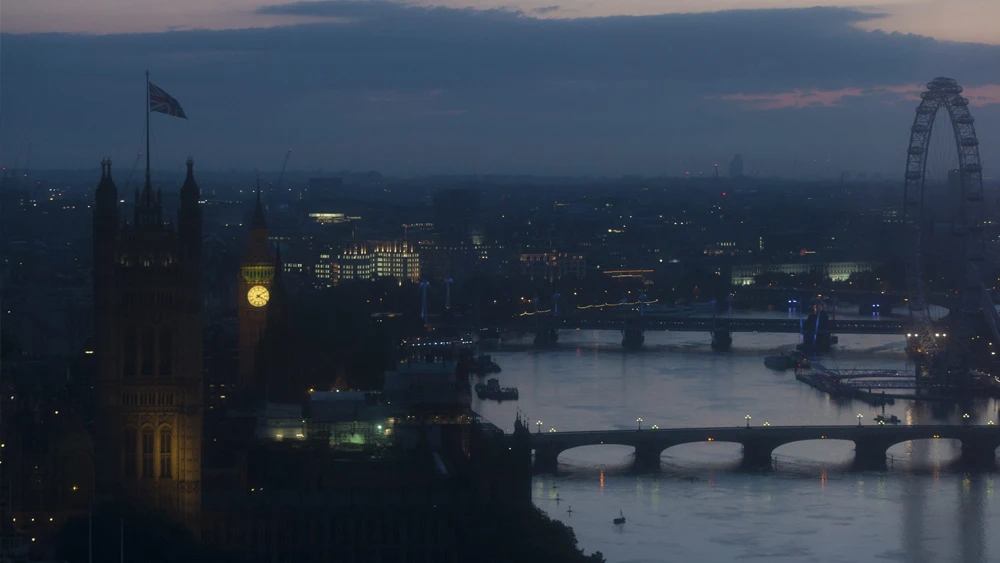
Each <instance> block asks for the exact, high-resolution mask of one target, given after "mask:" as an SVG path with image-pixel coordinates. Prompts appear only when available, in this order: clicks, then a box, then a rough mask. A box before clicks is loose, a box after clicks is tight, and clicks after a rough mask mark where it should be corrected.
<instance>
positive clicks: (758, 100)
mask: <svg viewBox="0 0 1000 563" xmlns="http://www.w3.org/2000/svg"><path fill="white" fill-rule="evenodd" d="M923 90H924V86H922V85H920V84H903V85H893V86H873V87H869V88H865V89H862V88H841V89H839V90H816V89H813V90H808V91H804V90H798V89H796V90H792V91H790V92H778V93H775V94H742V93H737V94H725V95H722V96H708V97H707V99H716V100H726V101H732V102H740V103H741V104H743V105H745V106H746V107H750V108H754V109H762V110H768V109H790V108H810V107H825V108H833V107H838V106H840V105H841V104H842V102H843V101H844V100H845V99H846V98H850V97H855V98H858V97H878V98H879V99H882V100H883V101H887V102H888V103H894V102H904V101H905V102H919V101H920V93H921V92H923ZM963 96H964V97H966V98H967V99H968V100H969V105H970V106H972V107H977V106H978V107H982V106H986V105H990V104H1000V84H985V85H982V86H977V87H971V88H966V89H965V91H964V92H963Z"/></svg>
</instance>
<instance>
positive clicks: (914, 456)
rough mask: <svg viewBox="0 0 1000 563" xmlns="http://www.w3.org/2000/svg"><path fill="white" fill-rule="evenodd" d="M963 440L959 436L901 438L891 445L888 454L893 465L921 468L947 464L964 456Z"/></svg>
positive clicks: (887, 450)
mask: <svg viewBox="0 0 1000 563" xmlns="http://www.w3.org/2000/svg"><path fill="white" fill-rule="evenodd" d="M962 447H963V443H962V440H960V439H958V438H949V437H941V438H930V437H929V438H918V439H914V440H900V441H897V442H894V443H892V444H890V445H889V447H888V448H887V449H886V456H888V457H889V459H890V460H891V462H892V464H893V465H896V464H903V465H904V466H907V467H910V468H915V469H920V468H928V467H934V466H938V465H947V464H951V463H954V462H956V461H958V460H959V459H960V458H961V457H962Z"/></svg>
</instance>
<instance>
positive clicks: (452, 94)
mask: <svg viewBox="0 0 1000 563" xmlns="http://www.w3.org/2000/svg"><path fill="white" fill-rule="evenodd" d="M259 12H260V15H261V17H267V18H279V19H280V18H289V20H290V21H301V19H303V18H306V19H308V18H317V17H321V18H324V19H331V20H332V21H330V22H329V23H312V24H302V25H295V26H288V27H272V28H266V29H242V30H223V31H206V30H193V31H176V32H169V33H153V34H130V35H105V36H81V35H70V34H38V35H31V34H28V35H12V34H0V52H2V53H3V64H2V65H0V79H2V80H3V81H4V83H6V84H8V85H10V84H16V85H17V87H16V88H12V87H8V88H4V89H2V90H0V103H2V104H3V107H4V109H5V112H4V127H3V129H2V130H0V144H2V146H3V147H4V150H6V151H10V147H26V146H27V143H28V141H32V142H33V143H34V148H35V152H36V154H37V155H38V156H36V157H33V165H34V164H35V161H37V163H38V166H40V167H46V166H69V165H72V166H79V165H83V164H92V161H93V160H94V158H98V159H99V158H100V155H102V154H122V155H128V154H134V153H135V150H134V147H133V145H134V144H135V140H136V139H137V138H138V137H139V136H140V135H141V132H142V123H141V121H140V119H141V114H138V115H137V112H132V111H129V110H127V109H126V108H134V107H137V105H136V100H137V99H140V98H141V97H142V96H143V91H142V88H143V84H144V82H143V77H142V71H143V70H145V69H146V68H149V69H150V71H151V72H152V76H153V77H154V80H155V82H156V83H157V84H158V85H160V86H163V87H164V88H165V89H166V90H167V91H168V92H170V93H171V94H172V95H174V96H175V97H177V98H178V99H179V100H180V101H181V103H182V104H183V105H184V108H185V110H186V111H187V113H188V114H189V116H190V117H191V119H190V121H189V122H180V123H178V121H179V120H169V119H167V120H163V119H159V118H158V117H157V119H156V122H155V123H154V125H153V131H154V136H155V142H156V144H157V145H156V146H154V149H155V150H154V155H158V156H157V157H154V158H162V159H164V160H163V161H164V162H173V161H174V160H176V162H177V163H178V166H180V165H181V163H183V159H184V157H186V156H187V155H188V154H194V155H201V158H202V159H203V160H205V161H208V162H209V163H212V165H214V166H217V167H230V166H232V167H241V168H247V169H252V168H266V167H267V162H268V161H269V160H275V159H276V158H279V157H280V155H282V154H283V153H284V151H286V150H287V148H288V147H289V146H294V147H296V151H295V154H294V157H293V158H294V159H295V162H293V163H292V164H290V166H296V165H297V166H302V167H304V168H312V169H315V168H320V167H335V168H357V169H371V168H375V169H381V170H384V171H387V172H397V173H417V172H459V171H467V172H508V171H509V172H537V173H625V172H639V173H663V172H668V171H670V169H669V165H668V162H669V161H670V160H674V159H673V157H672V156H671V157H670V158H667V156H666V155H680V154H684V155H687V156H688V157H689V158H696V157H699V156H704V158H706V160H708V161H709V162H712V161H715V160H718V159H721V158H728V155H731V154H732V153H733V152H742V153H744V154H746V155H747V158H748V159H751V158H770V159H779V158H786V156H787V157H788V158H789V159H790V158H791V156H792V155H794V154H796V153H799V152H801V153H803V154H805V153H813V154H814V153H824V152H825V153H836V154H835V156H837V157H839V158H841V159H842V160H844V161H851V162H856V164H853V165H854V166H857V167H859V168H860V167H862V166H865V167H872V168H874V167H876V166H884V167H885V169H887V170H889V169H892V167H893V166H894V162H895V160H894V159H896V158H897V157H898V152H899V151H900V150H902V148H905V147H902V148H901V147H900V146H899V145H900V142H899V139H898V135H896V134H894V133H893V132H894V131H896V132H898V131H903V132H905V131H906V130H907V128H908V126H909V125H908V121H909V120H911V119H912V108H910V107H908V106H907V104H906V103H902V102H901V101H900V94H899V93H896V92H894V91H893V90H891V88H894V87H895V86H891V85H908V84H917V83H920V82H921V81H926V80H929V79H930V78H932V77H934V76H938V75H940V74H942V73H946V74H949V75H952V76H954V77H955V78H956V79H958V80H959V81H960V82H961V83H962V84H964V85H966V86H967V88H968V90H967V92H968V95H969V97H970V100H972V103H974V104H977V105H978V107H977V108H976V109H977V119H978V120H979V121H977V123H989V118H990V117H991V116H993V117H995V116H996V115H997V113H1000V112H998V111H997V105H996V104H995V103H993V102H989V100H992V99H995V98H994V97H995V95H996V90H995V89H994V88H995V87H994V86H992V85H996V84H1000V65H998V64H996V62H997V61H1000V47H996V46H988V45H977V44H958V43H946V42H939V41H935V40H932V39H928V38H926V37H918V36H911V35H901V34H886V33H881V32H868V31H864V30H861V29H858V28H857V27H856V24H858V23H859V22H864V21H870V20H871V18H873V17H876V16H874V15H872V14H862V13H858V12H855V11H851V10H845V9H828V8H817V9H806V10H763V11H760V10H758V11H735V12H720V13H713V14H680V15H668V16H649V17H609V18H580V19H572V20H565V19H538V18H533V17H529V16H526V15H525V14H523V13H520V12H517V11H512V10H489V11H477V10H471V9H446V8H423V7H414V6H409V5H400V4H396V3H392V2H381V1H368V2H353V1H337V2H312V3H299V4H291V5H280V6H270V7H264V8H261V9H260V10H259ZM942 69H947V70H946V71H943V70H942ZM886 85H890V86H889V87H887V86H886ZM68 89H69V90H71V91H72V95H68V93H67V92H68ZM973 94H975V97H973ZM887 102H891V103H889V105H887ZM983 104H987V105H983ZM748 105H749V106H752V107H746V106H748ZM769 105H770V106H776V107H789V108H796V109H795V110H794V113H795V116H794V118H792V117H787V118H786V117H785V116H784V115H778V114H779V113H781V112H775V111H772V112H761V111H756V108H759V107H762V106H769ZM982 112H985V113H982ZM990 112H992V113H990ZM981 113H982V115H980V114H981ZM763 114H768V115H766V116H765V115H763ZM984 117H985V120H984V119H983V118H984ZM858 135H860V136H861V139H862V140H861V141H857V140H856V139H857V136H858ZM981 138H982V140H983V147H984V150H988V149H987V147H988V141H989V140H990V139H988V137H981ZM848 140H850V142H848ZM997 141H998V143H997V144H1000V139H998V140H997ZM751 149H752V150H751ZM754 152H756V153H757V154H756V156H755V155H754ZM95 155H96V156H95ZM275 155H278V156H277V157H276V156H275ZM6 156H7V155H6V154H0V158H5V157H6ZM811 158H812V157H810V160H811ZM984 160H986V159H985V158H984ZM998 160H1000V159H998ZM775 167H777V165H775Z"/></svg>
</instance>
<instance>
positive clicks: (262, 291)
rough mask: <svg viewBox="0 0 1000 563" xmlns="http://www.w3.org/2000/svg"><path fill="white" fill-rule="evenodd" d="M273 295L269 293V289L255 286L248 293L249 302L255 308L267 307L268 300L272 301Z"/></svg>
mask: <svg viewBox="0 0 1000 563" xmlns="http://www.w3.org/2000/svg"><path fill="white" fill-rule="evenodd" d="M270 297H271V294H270V293H269V292H268V291H267V288H266V287H264V286H262V285H255V286H253V287H251V288H250V291H248V292H247V301H249V302H250V304H251V305H253V306H254V307H263V306H264V305H267V300H268V299H270Z"/></svg>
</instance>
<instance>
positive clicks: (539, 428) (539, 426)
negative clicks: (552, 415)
mask: <svg viewBox="0 0 1000 563" xmlns="http://www.w3.org/2000/svg"><path fill="white" fill-rule="evenodd" d="M535 425H536V426H538V433H539V434H541V433H542V421H541V420H539V421H538V422H536V423H535Z"/></svg>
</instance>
